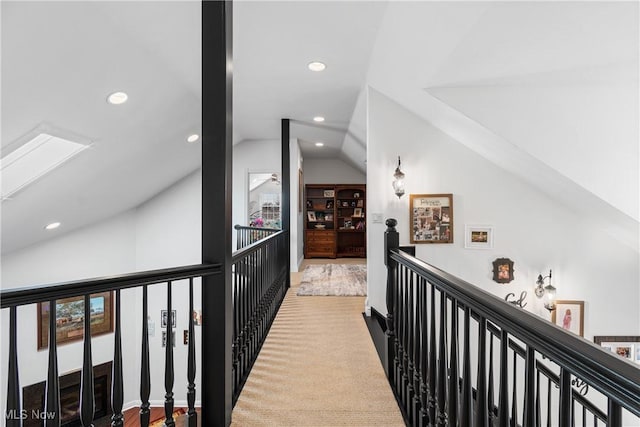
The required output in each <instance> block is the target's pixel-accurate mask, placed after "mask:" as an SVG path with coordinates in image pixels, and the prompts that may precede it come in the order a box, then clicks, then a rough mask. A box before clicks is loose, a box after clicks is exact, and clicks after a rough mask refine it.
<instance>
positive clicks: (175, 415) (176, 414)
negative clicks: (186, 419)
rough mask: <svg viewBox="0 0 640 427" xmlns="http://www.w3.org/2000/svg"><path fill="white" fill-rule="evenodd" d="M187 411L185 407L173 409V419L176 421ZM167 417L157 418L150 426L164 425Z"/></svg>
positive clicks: (158, 426)
mask: <svg viewBox="0 0 640 427" xmlns="http://www.w3.org/2000/svg"><path fill="white" fill-rule="evenodd" d="M186 412H187V411H185V410H184V408H178V409H176V410H175V411H173V420H174V421H175V420H176V418H178V417H179V416H180V415H182V414H185V413H186ZM164 421H165V418H164V416H162V417H160V418H157V419H155V420H153V421H151V422H150V423H149V427H160V426H162V425H164Z"/></svg>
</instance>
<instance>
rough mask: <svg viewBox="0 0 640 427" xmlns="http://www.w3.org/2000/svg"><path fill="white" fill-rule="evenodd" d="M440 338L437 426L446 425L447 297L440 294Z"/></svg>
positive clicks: (442, 293)
mask: <svg viewBox="0 0 640 427" xmlns="http://www.w3.org/2000/svg"><path fill="white" fill-rule="evenodd" d="M439 329H440V338H439V340H438V341H439V342H438V375H437V381H438V385H437V387H438V419H437V423H438V425H439V426H446V425H447V405H448V404H449V402H448V397H447V379H448V375H447V295H446V294H445V293H444V292H442V291H441V292H440V328H439Z"/></svg>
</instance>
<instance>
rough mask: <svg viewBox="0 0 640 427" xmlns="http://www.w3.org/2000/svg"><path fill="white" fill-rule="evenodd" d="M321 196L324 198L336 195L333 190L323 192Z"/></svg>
mask: <svg viewBox="0 0 640 427" xmlns="http://www.w3.org/2000/svg"><path fill="white" fill-rule="evenodd" d="M323 194H324V197H333V196H335V194H336V193H335V191H334V190H324V192H323Z"/></svg>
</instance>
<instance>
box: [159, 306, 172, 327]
mask: <svg viewBox="0 0 640 427" xmlns="http://www.w3.org/2000/svg"><path fill="white" fill-rule="evenodd" d="M168 314H169V313H168V312H167V310H160V319H161V321H160V327H162V328H166V327H167V324H168V323H169V322H168V317H169V316H168ZM171 327H172V328H175V327H176V311H175V310H171Z"/></svg>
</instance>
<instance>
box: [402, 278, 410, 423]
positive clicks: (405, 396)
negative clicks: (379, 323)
mask: <svg viewBox="0 0 640 427" xmlns="http://www.w3.org/2000/svg"><path fill="white" fill-rule="evenodd" d="M407 270H408V269H407V268H406V267H403V268H402V272H403V273H404V274H403V275H404V277H403V280H402V292H403V301H404V302H403V306H404V310H403V316H402V317H403V328H402V349H403V352H402V403H403V407H404V408H405V410H407V412H408V409H409V402H410V401H411V400H410V399H411V396H410V395H409V378H410V376H409V375H410V373H409V355H410V349H409V327H410V325H409V314H410V313H409V287H408V286H409V284H408V282H407Z"/></svg>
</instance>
